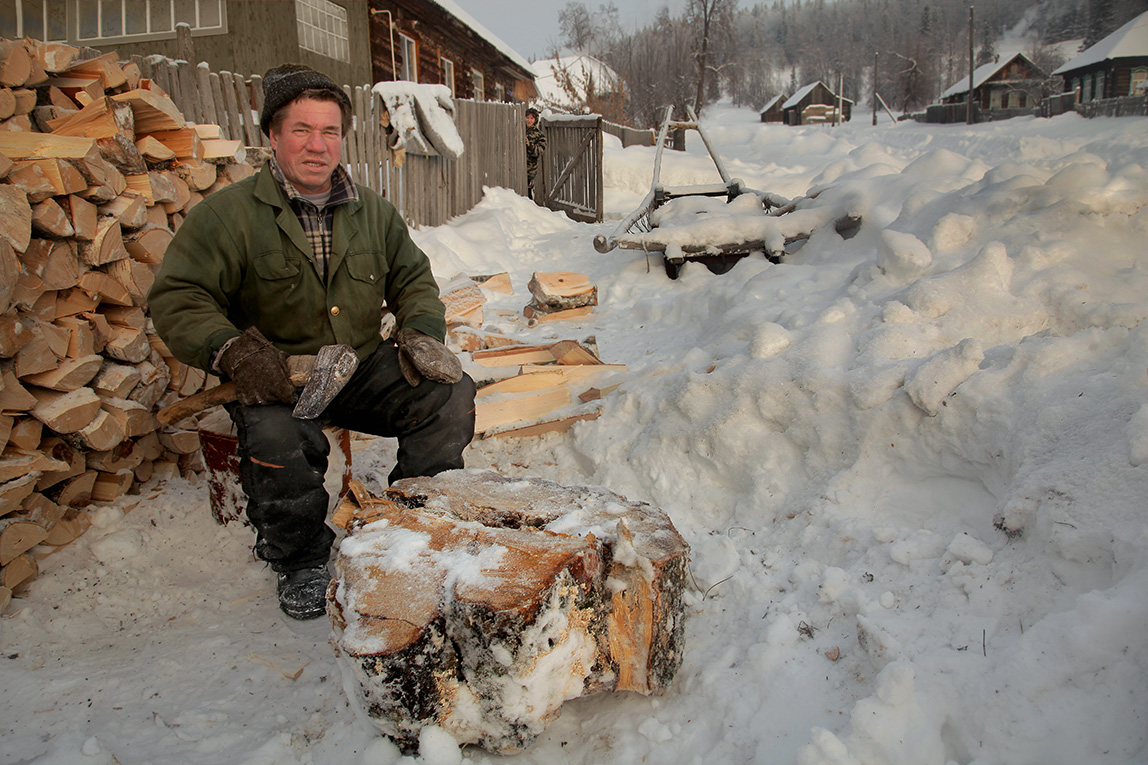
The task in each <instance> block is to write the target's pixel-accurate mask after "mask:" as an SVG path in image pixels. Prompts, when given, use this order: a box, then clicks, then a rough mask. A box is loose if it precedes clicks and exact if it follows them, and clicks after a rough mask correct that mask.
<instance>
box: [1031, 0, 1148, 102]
mask: <svg viewBox="0 0 1148 765" xmlns="http://www.w3.org/2000/svg"><path fill="white" fill-rule="evenodd" d="M1053 74H1054V75H1056V76H1058V77H1062V78H1064V85H1065V90H1067V91H1068V92H1072V93H1075V94H1076V102H1077V103H1086V102H1089V101H1095V100H1100V99H1105V98H1125V97H1128V96H1137V95H1140V96H1142V95H1144V94H1145V88H1146V87H1148V12H1146V13H1142V14H1140V15H1139V16H1137V17H1136V18H1134V19H1132V20H1131V21H1129V22H1128V23H1127V24H1125V25H1124V26H1122V27H1120V28H1119V29H1117V30H1116V31H1115V32H1113V33H1112V34H1110V35H1108V36H1107V37H1105V38H1104V39H1102V40H1100V41H1099V42H1098V43H1096V44H1095V45H1093V46H1092V47H1090V48H1087V49H1085V50H1084V51H1082V52H1081V53H1080V55H1078V56H1077V57H1076V58H1074V59H1072V60H1071V61H1069V62H1068V63H1066V64H1065V65H1064V66H1062V67H1060V68H1059V69H1057V70H1056V71H1055V72H1053Z"/></svg>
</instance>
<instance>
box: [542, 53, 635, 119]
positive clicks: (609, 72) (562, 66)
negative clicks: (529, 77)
mask: <svg viewBox="0 0 1148 765" xmlns="http://www.w3.org/2000/svg"><path fill="white" fill-rule="evenodd" d="M532 66H533V72H534V86H535V88H537V89H538V99H539V100H540V101H542V102H543V103H546V104H550V105H552V106H555V107H559V108H562V107H566V106H570V105H571V104H570V103H569V102H570V96H569V94H567V92H566V91H565V90H564V89H563V88H562V85H561V84H560V83H559V79H558V75H559V74H560V73H565V74H568V75H569V76H570V80H571V84H572V85H574V87H575V89H576V90H577V91H578V93H579V95H602V94H604V93H611V92H613V91H616V90H619V89H620V88H621V87H622V81H621V78H620V77H618V73H617V72H615V71H614V70H613V69H611V68H610V66H609V65H608V64H606V63H605V62H603V61H599V60H598V59H596V58H594V57H593V56H587V55H578V56H561V57H557V58H546V59H542V60H540V61H535V62H534V64H533V65H532ZM591 81H592V82H593V84H594V93H585V91H586V89H587V86H588V85H589V84H590V82H591Z"/></svg>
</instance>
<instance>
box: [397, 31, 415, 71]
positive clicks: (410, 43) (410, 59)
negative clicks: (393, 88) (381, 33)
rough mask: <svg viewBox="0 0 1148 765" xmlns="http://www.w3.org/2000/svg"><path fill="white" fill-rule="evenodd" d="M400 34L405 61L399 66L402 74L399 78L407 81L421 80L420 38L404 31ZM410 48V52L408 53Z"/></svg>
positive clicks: (400, 43)
mask: <svg viewBox="0 0 1148 765" xmlns="http://www.w3.org/2000/svg"><path fill="white" fill-rule="evenodd" d="M398 35H399V49H400V50H401V51H402V56H403V63H402V64H401V65H400V66H399V69H400V70H402V71H401V73H402V76H401V77H398V78H397V79H400V80H406V81H407V82H418V81H419V46H418V40H416V39H415V38H413V37H410V36H408V35H406V34H403V33H402V32H399V33H398ZM408 49H409V51H410V52H409V53H408Z"/></svg>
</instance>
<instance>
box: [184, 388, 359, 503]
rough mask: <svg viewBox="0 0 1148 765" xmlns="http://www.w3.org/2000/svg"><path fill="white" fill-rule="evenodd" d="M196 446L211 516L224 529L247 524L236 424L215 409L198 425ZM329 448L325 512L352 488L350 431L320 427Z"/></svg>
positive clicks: (325, 482)
mask: <svg viewBox="0 0 1148 765" xmlns="http://www.w3.org/2000/svg"><path fill="white" fill-rule="evenodd" d="M198 428H199V446H200V449H201V450H202V451H203V463H204V465H205V466H206V467H207V490H208V495H207V496H208V502H209V504H210V506H211V517H212V518H214V519H215V521H216V523H219V524H221V525H224V526H226V525H227V524H229V523H231V522H232V521H240V522H242V523H243V524H245V525H250V523H249V522H248V520H247V513H246V510H247V495H246V494H245V493H244V492H243V487H242V486H241V485H240V482H239V454H238V449H239V439H238V438H237V437H236V435H235V425H234V423H232V422H231V417H230V416H228V414H227V412H226V411H224V410H223V409H217V410H216V411H214V412H212V413H211V414H209V415H207V416H206V417H204V418H203V419H201V420H200V421H199V423H198ZM323 435H325V436H326V437H327V441H328V442H329V443H330V445H331V454H330V457H329V459H328V461H327V472H326V474H325V476H324V480H323V485H324V487H325V488H326V489H327V496H328V497H329V498H330V503H329V505H328V512H329V511H330V510H332V509H334V508H335V506H336V505H337V504H338V503H339V501H340V500H341V499H342V498H343V497H344V496H346V494H347V492H348V491H349V490H350V486H351V431H349V430H344V429H343V428H334V427H329V428H323Z"/></svg>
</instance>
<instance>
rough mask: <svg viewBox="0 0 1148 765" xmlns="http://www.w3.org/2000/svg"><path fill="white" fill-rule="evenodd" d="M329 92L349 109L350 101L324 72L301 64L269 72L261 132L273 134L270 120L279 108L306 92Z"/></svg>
mask: <svg viewBox="0 0 1148 765" xmlns="http://www.w3.org/2000/svg"><path fill="white" fill-rule="evenodd" d="M312 89H317V90H329V91H331V92H332V93H337V94H338V95H339V100H340V101H342V102H343V103H344V104H345V105H346V107H347V109H348V110H350V108H351V99H350V98H348V97H347V94H346V93H344V92H343V89H342V88H340V87H339V86H338V85H336V84H335V82H334V81H333V80H332V79H331V78H330V77H328V76H327V75H325V74H323V73H322V72H320V71H318V70H315V69H312V68H311V67H309V66H304V65H302V64H283V65H282V66H277V67H275V68H274V69H268V70H267V74H265V75H263V111H262V113H260V115H259V129H260V130H262V131H263V134H264V135H267V136H270V135H271V118H272V117H274V116H275V112H277V111H279V109H280V108H282V107H283V106H286V105H287V104H289V103H291V102H292V101H294V100H295V99H296V98H298V97H299V94H300V93H302V92H303V91H305V90H312Z"/></svg>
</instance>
